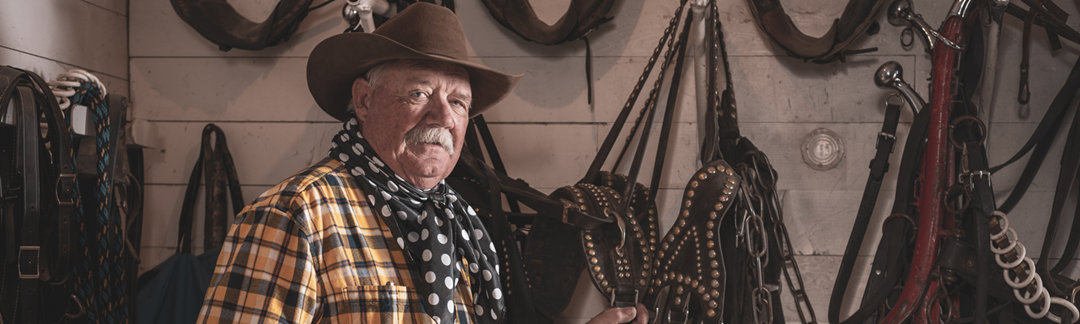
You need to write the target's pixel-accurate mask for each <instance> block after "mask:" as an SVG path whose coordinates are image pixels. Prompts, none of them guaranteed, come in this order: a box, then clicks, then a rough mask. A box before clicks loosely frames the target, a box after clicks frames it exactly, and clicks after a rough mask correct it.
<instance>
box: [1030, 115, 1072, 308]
mask: <svg viewBox="0 0 1080 324" xmlns="http://www.w3.org/2000/svg"><path fill="white" fill-rule="evenodd" d="M1078 122H1080V115H1074V116H1073V122H1072V125H1071V126H1070V127H1069V136H1067V137H1066V139H1065V148H1064V152H1062V154H1061V170H1060V173H1058V179H1057V189H1056V191H1055V193H1054V201H1053V204H1052V205H1051V206H1052V207H1051V209H1050V220H1049V221H1048V222H1047V227H1046V234H1045V236H1043V247H1042V252H1041V253H1040V254H1039V255H1040V256H1043V257H1040V258H1039V261H1038V262H1036V265H1035V268H1036V269H1038V272H1039V275H1040V276H1042V277H1043V278H1047V279H1044V280H1043V286H1045V287H1046V289H1048V290H1050V293H1051V294H1053V295H1055V296H1070V294H1071V292H1067V291H1063V288H1062V287H1060V286H1058V285H1057V284H1056V283H1054V280H1048V279H1049V278H1053V277H1054V276H1051V274H1059V273H1060V272H1061V271H1062V270H1064V268H1065V266H1066V265H1068V264H1069V263H1070V262H1071V261H1072V260H1060V261H1058V262H1057V264H1056V265H1055V266H1054V267H1053V269H1051V268H1050V261H1049V260H1050V259H1051V258H1052V257H1051V256H1053V254H1052V253H1051V252H1052V251H1051V249H1052V247H1053V246H1054V242H1056V241H1057V240H1056V237H1057V231H1058V228H1059V227H1060V222H1061V213H1062V210H1063V209H1064V207H1065V203H1066V201H1067V200H1069V197H1070V196H1071V195H1070V193H1071V192H1072V190H1073V189H1075V186H1076V180H1077V175H1078V172H1077V171H1078V170H1077V168H1078V167H1080V140H1077V138H1076V136H1080V134H1078V132H1077V130H1078V125H1077V123H1078ZM1077 219H1080V218H1075V217H1074V218H1073V220H1072V223H1073V225H1072V229H1071V230H1072V231H1071V234H1070V235H1069V239H1068V241H1066V244H1065V249H1064V251H1062V254H1061V255H1060V257H1063V258H1069V259H1071V258H1072V256H1073V255H1074V254H1075V253H1076V246H1077V240H1078V239H1080V233H1077V231H1078V230H1080V224H1077V223H1080V222H1077V221H1076V220H1077Z"/></svg>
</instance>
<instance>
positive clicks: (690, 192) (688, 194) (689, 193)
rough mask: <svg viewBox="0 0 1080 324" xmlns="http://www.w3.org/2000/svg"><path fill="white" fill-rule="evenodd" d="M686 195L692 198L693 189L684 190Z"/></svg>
mask: <svg viewBox="0 0 1080 324" xmlns="http://www.w3.org/2000/svg"><path fill="white" fill-rule="evenodd" d="M686 197H688V198H694V191H693V190H687V191H686Z"/></svg>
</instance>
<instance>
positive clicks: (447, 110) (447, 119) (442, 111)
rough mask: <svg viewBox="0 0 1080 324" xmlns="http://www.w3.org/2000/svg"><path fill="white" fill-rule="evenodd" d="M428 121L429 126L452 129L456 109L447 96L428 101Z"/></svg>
mask: <svg viewBox="0 0 1080 324" xmlns="http://www.w3.org/2000/svg"><path fill="white" fill-rule="evenodd" d="M428 104H429V107H428V112H427V116H426V118H427V120H428V123H429V124H432V125H437V126H442V127H450V126H452V125H454V107H453V105H452V104H450V101H449V100H448V99H447V98H446V97H445V96H437V99H436V100H431V101H428Z"/></svg>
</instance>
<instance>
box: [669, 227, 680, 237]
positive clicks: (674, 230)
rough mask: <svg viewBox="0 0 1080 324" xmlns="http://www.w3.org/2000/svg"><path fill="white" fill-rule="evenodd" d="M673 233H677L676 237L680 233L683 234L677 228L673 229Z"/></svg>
mask: <svg viewBox="0 0 1080 324" xmlns="http://www.w3.org/2000/svg"><path fill="white" fill-rule="evenodd" d="M671 231H672V232H674V233H675V235H679V233H681V232H682V230H681V229H680V228H678V227H676V228H672V229H671Z"/></svg>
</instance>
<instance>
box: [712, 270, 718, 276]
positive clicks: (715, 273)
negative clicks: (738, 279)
mask: <svg viewBox="0 0 1080 324" xmlns="http://www.w3.org/2000/svg"><path fill="white" fill-rule="evenodd" d="M712 277H713V278H720V271H717V270H713V271H712Z"/></svg>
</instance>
